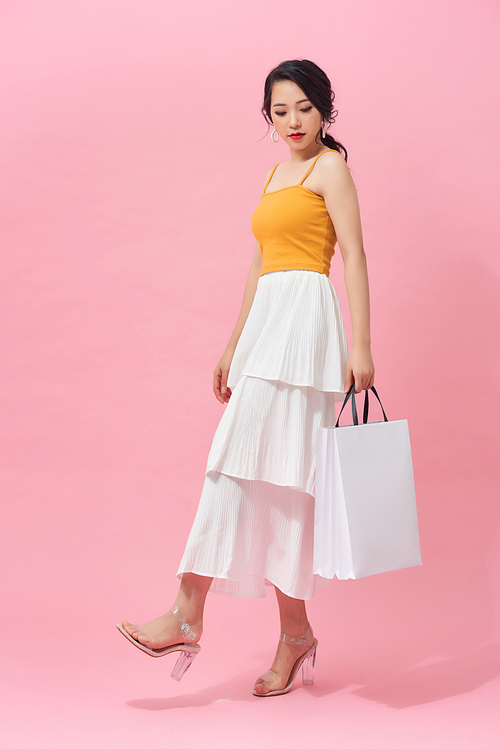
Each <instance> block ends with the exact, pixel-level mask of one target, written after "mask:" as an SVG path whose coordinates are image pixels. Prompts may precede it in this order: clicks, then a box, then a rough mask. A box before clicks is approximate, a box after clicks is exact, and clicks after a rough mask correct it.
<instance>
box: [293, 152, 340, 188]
mask: <svg viewBox="0 0 500 749" xmlns="http://www.w3.org/2000/svg"><path fill="white" fill-rule="evenodd" d="M332 150H333V149H332V148H329V149H328V151H321V153H320V154H318V156H316V158H315V159H314V161H313V163H312V164H311V166H310V167H309V169H308V170H307V172H306V173H305V174H304V176H303V177H302V179H301V180H300V182H299V185H301V184H302V183H303V181H304V180H305V179H306V177H308V176H309V175H310V173H311V170H312V169H313V168H314V165H315V163H316V162H317V160H318V159H319V157H320V156H323V154H324V153H328V152H329V151H332Z"/></svg>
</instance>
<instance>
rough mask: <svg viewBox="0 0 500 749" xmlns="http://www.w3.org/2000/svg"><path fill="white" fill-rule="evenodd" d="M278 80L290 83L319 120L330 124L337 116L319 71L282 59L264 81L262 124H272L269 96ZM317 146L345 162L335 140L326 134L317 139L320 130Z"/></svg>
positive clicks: (307, 62) (325, 78)
mask: <svg viewBox="0 0 500 749" xmlns="http://www.w3.org/2000/svg"><path fill="white" fill-rule="evenodd" d="M278 81H292V82H293V83H295V84H297V86H298V87H299V88H301V89H302V91H303V92H304V93H305V95H306V96H307V98H308V99H309V101H310V102H311V104H312V105H313V106H314V107H316V109H317V110H318V111H319V112H320V114H321V116H322V118H323V121H324V122H327V123H330V124H332V123H333V122H335V118H336V116H337V115H338V112H337V110H336V109H334V108H333V102H334V101H335V93H334V92H333V91H332V84H331V83H330V79H329V78H328V76H327V75H326V73H324V72H323V71H322V70H321V68H319V67H318V66H317V65H315V64H314V62H311V61H310V60H286V61H285V62H281V63H280V64H279V65H278V66H277V67H276V68H273V70H271V72H270V73H269V75H268V76H267V78H266V82H265V84H264V103H263V105H262V114H263V115H264V118H265V119H266V121H267V122H268V123H269V124H270V125H272V124H273V121H272V118H271V93H272V90H273V86H274V84H275V83H277V82H278ZM318 135H319V137H320V140H321V143H323V144H324V145H325V146H328V148H332V149H333V150H334V151H338V152H339V153H342V152H343V153H342V155H343V157H344V159H345V160H346V161H347V149H346V148H345V147H344V146H343V145H342V143H339V141H338V140H335V138H334V137H333V136H332V135H330V134H329V133H326V135H325V137H324V138H323V137H321V130H320V132H319V133H318Z"/></svg>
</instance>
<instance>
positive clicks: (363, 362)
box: [344, 346, 375, 393]
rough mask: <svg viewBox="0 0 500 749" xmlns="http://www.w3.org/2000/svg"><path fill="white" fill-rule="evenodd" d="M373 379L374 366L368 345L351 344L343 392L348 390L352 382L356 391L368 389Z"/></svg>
mask: <svg viewBox="0 0 500 749" xmlns="http://www.w3.org/2000/svg"><path fill="white" fill-rule="evenodd" d="M374 380H375V366H374V364H373V359H372V354H371V351H370V346H353V347H352V349H351V353H350V355H349V360H348V362H347V369H346V376H345V390H344V392H345V393H347V392H348V391H349V390H350V388H351V385H352V383H353V382H354V383H355V388H354V390H355V392H356V393H360V392H361V391H362V390H369V389H370V388H371V387H372V385H373V382H374Z"/></svg>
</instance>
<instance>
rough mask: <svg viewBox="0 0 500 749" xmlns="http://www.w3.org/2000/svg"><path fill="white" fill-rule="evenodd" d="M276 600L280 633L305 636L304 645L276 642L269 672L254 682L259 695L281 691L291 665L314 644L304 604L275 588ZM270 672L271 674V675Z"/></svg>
mask: <svg viewBox="0 0 500 749" xmlns="http://www.w3.org/2000/svg"><path fill="white" fill-rule="evenodd" d="M275 591H276V598H277V599H278V606H279V612H280V623H281V632H284V633H285V634H287V635H291V636H292V637H304V635H306V634H307V644H306V645H289V644H288V643H285V642H281V641H280V642H278V649H277V650H276V655H275V657H274V661H273V665H272V666H271V669H270V671H268V672H267V673H266V674H264V675H263V676H261V677H259V678H258V679H257V681H256V682H255V691H256V692H259V693H260V694H265V693H266V692H272V691H274V690H275V689H283V688H284V687H285V686H286V683H287V681H288V678H289V676H290V671H291V670H292V667H293V664H294V663H295V661H296V660H297V658H300V656H301V655H303V654H304V653H305V652H306V651H307V650H309V648H310V647H311V645H312V644H313V642H314V637H313V634H312V630H311V631H310V632H309V626H310V625H309V621H308V619H307V613H306V604H305V601H302V600H300V599H298V598H290V597H289V596H286V595H285V594H284V593H283V592H282V591H281V590H279V588H276V587H275ZM271 672H272V673H271Z"/></svg>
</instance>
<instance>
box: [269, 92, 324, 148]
mask: <svg viewBox="0 0 500 749" xmlns="http://www.w3.org/2000/svg"><path fill="white" fill-rule="evenodd" d="M271 119H272V121H273V125H274V127H275V128H276V130H277V131H278V134H279V136H280V138H283V140H284V141H285V143H287V144H288V145H289V146H290V148H291V149H292V150H293V151H302V150H304V149H307V148H308V147H309V146H310V145H311V144H312V143H314V141H315V139H316V136H317V135H318V133H319V131H320V130H321V122H322V117H321V114H320V112H319V110H317V109H316V107H313V105H312V104H311V102H310V101H309V99H308V98H307V96H306V94H305V93H304V92H303V91H302V89H301V88H299V87H298V86H297V84H296V83H292V81H278V82H277V83H275V84H274V86H273V89H272V92H271Z"/></svg>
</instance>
